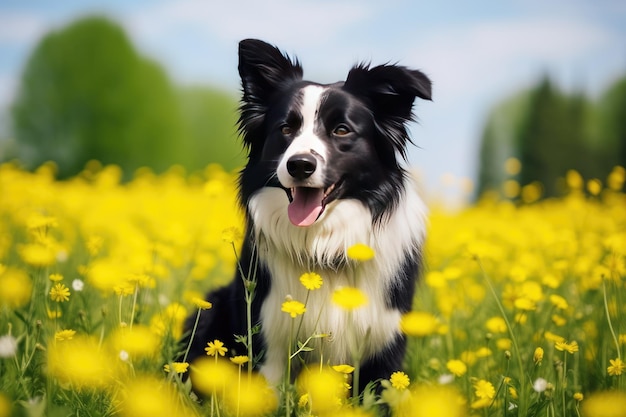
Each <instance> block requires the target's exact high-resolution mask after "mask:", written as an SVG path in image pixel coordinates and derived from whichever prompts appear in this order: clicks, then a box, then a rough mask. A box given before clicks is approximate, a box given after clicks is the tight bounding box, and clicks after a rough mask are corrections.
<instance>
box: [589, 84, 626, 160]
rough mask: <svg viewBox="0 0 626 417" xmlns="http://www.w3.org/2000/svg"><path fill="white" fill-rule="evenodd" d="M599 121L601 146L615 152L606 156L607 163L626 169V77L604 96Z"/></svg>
mask: <svg viewBox="0 0 626 417" xmlns="http://www.w3.org/2000/svg"><path fill="white" fill-rule="evenodd" d="M597 121H598V122H597V123H598V127H597V129H595V131H596V132H598V137H599V139H598V142H599V146H600V147H602V148H608V149H610V150H613V152H608V153H606V155H604V158H605V161H606V163H607V164H611V166H612V165H621V166H623V167H626V77H622V78H621V79H619V80H618V81H616V82H615V83H613V84H612V85H611V86H610V87H609V88H608V89H607V91H606V92H605V93H604V94H603V95H602V97H601V99H600V103H599V105H598V114H597Z"/></svg>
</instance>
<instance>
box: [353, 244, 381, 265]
mask: <svg viewBox="0 0 626 417" xmlns="http://www.w3.org/2000/svg"><path fill="white" fill-rule="evenodd" d="M346 255H347V256H348V258H350V259H352V260H353V261H359V262H364V261H369V260H370V259H372V258H373V257H374V255H375V253H374V249H372V248H370V247H369V246H367V245H365V244H363V243H357V244H356V245H352V246H350V247H349V248H348V250H347V251H346Z"/></svg>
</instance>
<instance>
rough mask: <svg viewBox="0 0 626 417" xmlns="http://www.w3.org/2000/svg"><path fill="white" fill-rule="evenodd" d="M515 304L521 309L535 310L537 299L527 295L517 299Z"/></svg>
mask: <svg viewBox="0 0 626 417" xmlns="http://www.w3.org/2000/svg"><path fill="white" fill-rule="evenodd" d="M514 304H515V308H517V309H519V310H524V311H533V310H536V309H537V304H536V303H535V301H533V300H531V299H530V298H527V297H522V298H518V299H516V300H515V302H514Z"/></svg>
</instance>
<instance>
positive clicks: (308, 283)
mask: <svg viewBox="0 0 626 417" xmlns="http://www.w3.org/2000/svg"><path fill="white" fill-rule="evenodd" d="M300 283H301V284H302V285H304V288H306V289H307V290H309V291H312V290H317V289H319V288H320V287H321V286H322V284H323V283H324V281H323V280H322V277H321V276H320V274H316V273H315V272H305V273H304V274H302V275H300Z"/></svg>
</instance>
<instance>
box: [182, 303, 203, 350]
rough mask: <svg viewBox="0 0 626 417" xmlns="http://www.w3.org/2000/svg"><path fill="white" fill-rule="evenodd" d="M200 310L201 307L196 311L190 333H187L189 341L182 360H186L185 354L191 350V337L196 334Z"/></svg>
mask: <svg viewBox="0 0 626 417" xmlns="http://www.w3.org/2000/svg"><path fill="white" fill-rule="evenodd" d="M201 312H202V309H201V308H198V313H197V314H196V321H195V322H194V324H193V329H192V330H191V334H190V335H189V343H187V349H186V350H185V355H184V356H183V362H187V356H188V355H189V351H190V350H191V344H192V343H193V338H194V336H195V335H196V330H197V329H198V322H199V321H200V313H201Z"/></svg>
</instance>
